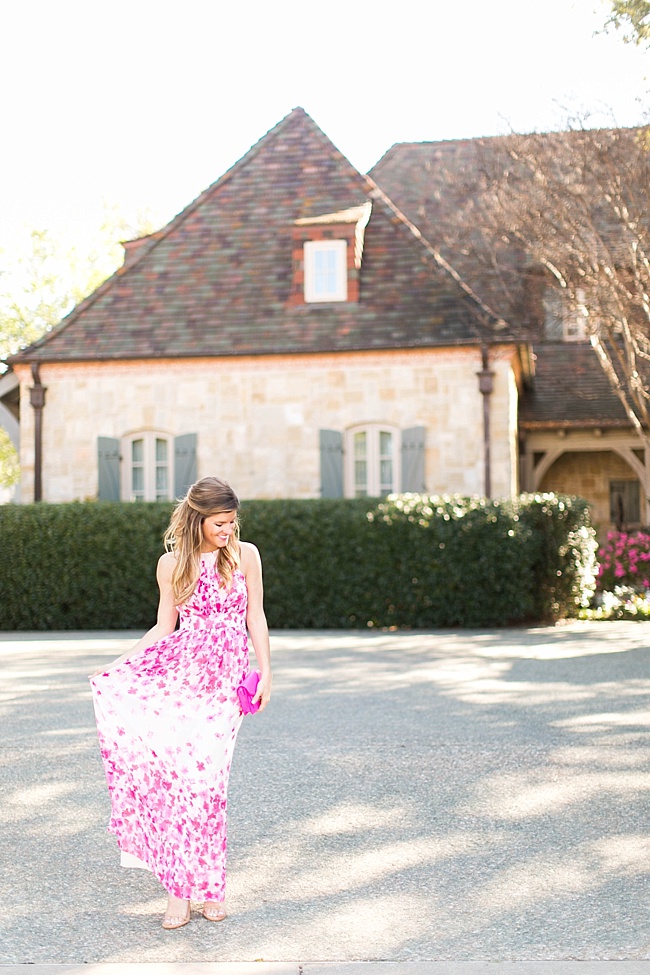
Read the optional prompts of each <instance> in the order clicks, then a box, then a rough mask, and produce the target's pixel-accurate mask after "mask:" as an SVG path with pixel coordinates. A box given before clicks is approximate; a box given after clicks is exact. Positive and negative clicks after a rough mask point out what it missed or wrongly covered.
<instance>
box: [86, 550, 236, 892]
mask: <svg viewBox="0 0 650 975" xmlns="http://www.w3.org/2000/svg"><path fill="white" fill-rule="evenodd" d="M215 559H216V555H215V554H214V553H208V554H206V555H202V557H201V574H200V577H199V580H198V583H197V586H196V589H195V591H194V594H193V595H192V597H191V598H190V600H189V601H188V602H187V603H185V604H184V605H183V606H181V607H179V613H180V628H179V629H178V630H175V631H174V633H172V634H170V635H169V636H167V637H165V638H164V639H162V640H160V641H159V642H158V643H155V644H154V645H153V646H151V647H149V648H148V649H146V650H142V651H140V652H139V653H137V654H135V656H133V657H131V658H130V659H129V660H125V661H124V662H123V663H121V664H118V665H117V666H115V667H114V668H112V669H111V670H110V671H108V672H107V673H104V674H99V675H98V676H97V677H94V678H92V679H91V687H92V691H93V702H94V706H95V716H96V718H97V730H98V733H99V743H100V747H101V753H102V759H103V762H104V769H105V771H106V779H107V782H108V790H109V793H110V797H111V807H112V815H111V819H110V823H109V826H108V829H109V831H110V832H111V833H114V834H115V836H116V837H117V842H118V845H119V847H120V850H121V851H122V863H123V865H125V866H140V867H145V868H147V869H149V870H151V871H152V872H153V874H154V876H156V877H157V878H158V880H160V882H161V883H162V884H163V886H164V887H165V888H166V889H167V890H168V891H169V892H170V893H171V894H174V895H175V896H176V897H181V898H183V899H185V900H190V899H192V900H212V901H223V900H224V897H225V883H226V799H227V790H228V775H229V772H230V764H231V761H232V755H233V749H234V747H235V739H236V737H237V732H238V730H239V726H240V724H241V720H242V713H241V709H240V706H239V701H238V698H237V685H238V684H239V683H240V682H241V679H242V677H243V676H244V674H245V673H246V670H247V665H248V639H247V633H246V605H247V590H246V580H245V578H244V575H243V574H242V572H241V571H240V570H238V569H237V570H235V572H234V575H233V581H232V586H231V588H230V589H229V590H226V589H223V588H221V587H220V579H219V576H218V574H217V572H216V569H215Z"/></svg>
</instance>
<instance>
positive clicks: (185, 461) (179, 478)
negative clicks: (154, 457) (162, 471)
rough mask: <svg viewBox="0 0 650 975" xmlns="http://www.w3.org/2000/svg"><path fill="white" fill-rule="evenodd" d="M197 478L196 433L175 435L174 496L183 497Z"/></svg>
mask: <svg viewBox="0 0 650 975" xmlns="http://www.w3.org/2000/svg"><path fill="white" fill-rule="evenodd" d="M196 479H197V473H196V434H195V433H184V434H183V435H182V436H180V437H174V496H175V497H176V498H183V497H185V495H186V494H187V491H188V488H190V487H191V486H192V485H193V484H194V482H195V481H196Z"/></svg>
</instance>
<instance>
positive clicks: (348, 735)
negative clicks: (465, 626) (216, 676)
mask: <svg viewBox="0 0 650 975" xmlns="http://www.w3.org/2000/svg"><path fill="white" fill-rule="evenodd" d="M648 635H650V630H649V629H648V627H647V624H643V623H641V624H635V623H620V624H619V623H615V624H582V625H580V624H571V625H567V626H560V627H557V628H553V629H546V628H540V629H527V630H501V631H481V632H462V631H453V632H441V631H437V632H432V633H415V632H414V633H374V632H371V633H366V632H363V633H356V632H336V631H334V632H318V633H316V632H304V633H299V632H279V633H276V634H274V639H273V646H274V654H275V663H276V684H275V696H274V699H273V702H272V705H271V707H270V708H269V709H268V710H267V711H266V712H265V713H264V714H263V715H256V716H253V717H250V718H246V720H245V721H244V726H243V728H242V731H241V733H240V738H239V742H238V745H237V749H236V752H235V762H234V765H233V771H232V777H231V789H230V860H229V903H228V906H229V910H230V917H229V919H228V920H227V921H226V922H225V923H224V924H217V925H215V924H212V925H211V924H209V923H208V922H206V921H204V920H203V919H202V918H200V917H199V916H198V915H197V916H196V918H195V919H194V920H193V922H192V923H191V924H190V925H188V926H187V927H186V928H183V929H182V930H180V931H175V932H164V931H163V930H162V929H161V928H160V916H161V913H162V910H163V908H164V903H165V898H164V896H163V895H162V894H161V889H160V888H159V886H158V885H157V883H156V881H154V879H153V878H152V877H151V875H150V874H148V873H146V872H143V871H133V870H132V871H125V870H121V869H120V867H119V865H118V857H117V854H116V848H115V842H114V839H113V838H112V837H111V836H109V835H108V834H107V833H106V831H105V827H106V822H107V819H108V812H109V808H108V798H107V794H106V791H105V786H104V779H103V771H102V768H101V763H100V758H99V751H98V747H97V742H96V738H95V731H94V722H93V714H92V706H91V700H90V694H89V690H88V685H87V682H86V679H85V675H86V674H88V673H89V672H90V671H91V670H92V669H94V668H95V667H96V666H97V665H98V664H99V663H100V662H102V661H105V660H107V659H109V658H112V657H113V656H115V655H117V654H118V653H120V652H122V650H123V649H125V648H126V647H128V646H129V645H130V644H131V642H132V641H133V639H134V638H135V635H134V634H119V633H101V634H99V633H98V634H92V633H81V634H79V633H75V634H48V635H39V634H7V633H5V634H0V670H1V672H0V678H1V689H2V697H1V702H0V707H1V712H0V713H1V715H2V729H3V731H2V747H1V753H0V754H1V763H2V765H1V774H2V784H3V796H4V798H3V803H2V808H3V823H2V831H1V843H2V849H0V857H1V862H2V865H3V869H4V871H5V874H6V880H5V882H4V883H3V885H2V906H1V908H0V924H1V925H2V928H3V932H2V936H1V943H2V948H1V955H0V962H2V963H3V964H5V965H7V964H11V963H13V964H27V963H36V964H43V963H64V962H65V963H74V962H76V963H82V962H86V963H88V962H128V961H132V962H173V961H183V962H200V961H204V962H212V961H252V960H255V959H264V960H267V961H287V960H302V961H304V962H313V961H316V960H321V961H335V960H338V961H355V960H368V961H372V960H387V961H393V962H399V961H402V962H406V961H412V962H424V961H428V960H432V961H439V962H441V961H444V960H446V959H449V960H456V961H464V960H474V961H482V960H490V961H493V962H504V961H509V960H520V961H521V960H531V961H533V960H541V959H546V960H553V959H555V960H559V959H566V960H572V959H584V960H589V959H592V960H593V959H603V960H604V959H626V960H632V959H636V960H641V959H648V958H650V888H649V882H648V875H649V868H650V838H649V836H648V813H649V809H650V803H649V797H650V755H649V753H648V737H649V735H650V684H649V682H648V673H649V666H650V651H649V650H648V646H647V641H648ZM262 967H263V966H262ZM644 967H645V966H644ZM450 970H451V969H450Z"/></svg>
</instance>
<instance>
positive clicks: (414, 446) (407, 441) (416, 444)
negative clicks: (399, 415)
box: [402, 427, 426, 494]
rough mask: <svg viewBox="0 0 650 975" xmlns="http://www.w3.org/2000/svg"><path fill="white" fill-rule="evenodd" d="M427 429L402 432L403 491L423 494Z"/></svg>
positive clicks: (411, 429) (418, 428)
mask: <svg viewBox="0 0 650 975" xmlns="http://www.w3.org/2000/svg"><path fill="white" fill-rule="evenodd" d="M425 429H426V428H425V427H411V428H410V429H409V430H402V491H404V492H406V493H408V494H422V493H424V491H425V490H426V486H425V483H424V432H425Z"/></svg>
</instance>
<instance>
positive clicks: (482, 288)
mask: <svg viewBox="0 0 650 975" xmlns="http://www.w3.org/2000/svg"><path fill="white" fill-rule="evenodd" d="M592 135H593V133H592ZM598 135H599V136H602V139H603V143H604V144H605V145H607V144H609V143H608V139H609V140H610V141H611V140H614V141H615V142H616V144H617V151H618V152H619V153H620V152H623V154H624V149H625V145H626V140H627V139H635V138H636V130H631V129H630V130H611V131H610V130H603V131H602V132H599V133H598ZM586 136H588V134H587V133H582V132H580V131H576V132H562V133H560V132H558V133H548V134H546V135H545V136H543V137H541V138H544V139H548V140H552V143H553V145H554V146H556V147H557V151H558V153H560V154H561V153H562V152H563V151H567V147H571V144H572V142H574V141H576V140H579V139H580V138H581V137H586ZM619 136H620V139H618V137H619ZM610 137H611V139H610ZM508 138H509V137H507V136H495V137H491V138H479V139H468V140H456V141H445V142H423V143H401V144H397V145H394V146H393V147H392V148H391V149H389V150H388V152H387V153H386V154H385V155H384V156H383V157H382V158H381V159H380V160H379V162H378V163H377V164H376V165H375V166H374V167H373V169H372V170H371V171H370V176H371V177H372V178H373V179H374V180H376V181H377V182H378V183H379V184H380V185H381V186H382V188H383V189H385V191H386V192H387V193H388V194H389V196H390V198H391V199H392V200H394V201H395V202H396V203H397V205H398V206H399V207H400V208H401V210H402V211H403V212H404V213H405V214H406V216H407V217H408V218H409V219H410V220H412V221H413V222H414V223H415V224H416V225H417V226H418V228H419V229H420V230H421V231H422V233H423V234H424V236H425V237H426V239H427V240H428V241H430V243H431V244H432V245H434V246H435V247H437V248H439V250H440V253H441V255H442V256H443V258H445V259H446V260H447V261H448V262H449V263H450V264H451V265H452V266H453V267H454V268H455V269H456V271H457V272H458V273H459V275H460V276H461V277H462V278H463V280H465V281H466V282H467V283H468V284H469V285H470V287H471V288H472V290H473V291H474V292H475V293H476V294H477V295H478V296H479V297H480V298H481V299H482V300H483V301H484V302H485V304H486V305H487V306H488V307H489V308H490V309H491V310H492V311H493V312H494V313H495V315H500V316H502V317H504V318H505V319H506V320H507V321H508V324H509V327H510V329H512V332H513V334H514V335H517V334H519V335H520V337H522V338H523V337H527V338H528V339H529V340H530V341H531V342H532V343H533V346H534V352H535V377H534V380H533V382H532V384H531V387H530V389H528V391H527V392H526V393H525V394H524V397H523V399H522V402H521V411H520V422H521V424H522V426H535V425H539V426H544V425H560V426H562V425H572V424H575V425H592V426H603V425H605V424H609V425H625V426H629V421H628V420H627V418H626V415H625V411H624V410H623V407H622V405H621V403H620V401H619V399H618V398H617V397H616V396H615V394H614V393H613V392H612V389H611V386H610V384H609V381H608V379H607V377H606V375H605V373H604V371H603V369H602V367H601V366H600V364H599V362H598V359H597V356H596V353H595V352H594V350H593V349H592V348H591V346H590V345H585V344H580V343H558V344H555V343H548V342H547V341H546V340H545V337H544V334H543V308H542V301H541V299H542V296H543V293H544V292H543V289H544V282H543V278H542V276H541V275H540V273H539V271H538V270H537V271H536V270H535V269H532V268H531V267H530V266H529V265H528V262H527V260H526V258H525V256H524V255H523V253H521V252H520V251H518V250H517V249H516V248H514V247H513V246H512V245H511V244H510V243H508V244H502V245H499V244H498V243H496V244H495V243H494V242H493V246H495V247H500V250H499V267H498V268H497V267H496V266H495V264H494V261H493V260H492V259H491V257H490V255H489V254H488V253H487V252H486V249H485V246H484V244H483V242H482V236H483V235H482V234H481V233H480V232H479V233H476V234H472V228H471V225H468V222H467V220H461V219H459V213H461V212H462V211H465V212H467V210H468V208H470V209H471V207H472V205H473V200H474V195H476V196H477V197H478V195H479V194H480V189H481V182H482V179H483V177H484V175H485V174H490V173H494V172H495V171H496V169H497V167H498V166H499V165H502V164H503V160H504V157H503V149H504V147H505V144H506V142H507V140H508ZM617 139H618V141H617ZM619 143H620V145H619ZM487 199H488V200H489V197H488V198H487ZM596 217H598V214H596ZM604 219H605V218H604V217H603V218H602V219H601V225H600V226H599V230H600V232H601V233H602V235H603V239H605V240H606V241H607V242H608V244H609V245H610V246H611V247H613V249H614V250H616V247H615V246H614V245H613V243H612V241H613V239H614V238H615V236H616V233H617V232H618V230H619V229H620V228H618V229H617V227H616V226H612V225H611V222H610V223H609V224H607V223H603V222H602V221H603V220H604ZM476 220H477V229H478V220H479V215H478V211H477V217H476Z"/></svg>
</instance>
